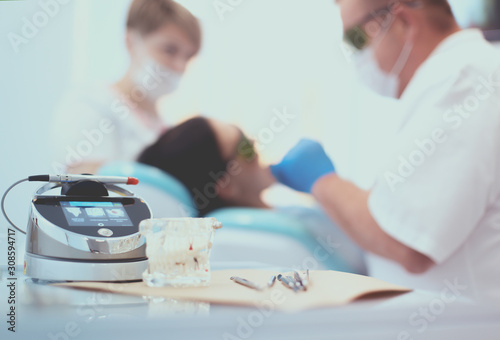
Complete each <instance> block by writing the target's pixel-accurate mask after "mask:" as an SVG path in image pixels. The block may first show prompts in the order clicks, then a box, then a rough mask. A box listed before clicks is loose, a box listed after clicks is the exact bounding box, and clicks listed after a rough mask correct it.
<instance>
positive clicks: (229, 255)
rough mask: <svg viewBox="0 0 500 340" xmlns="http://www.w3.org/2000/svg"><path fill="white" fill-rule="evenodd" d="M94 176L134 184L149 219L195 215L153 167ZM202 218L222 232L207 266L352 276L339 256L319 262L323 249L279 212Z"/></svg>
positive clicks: (233, 211) (131, 165)
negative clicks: (255, 265)
mask: <svg viewBox="0 0 500 340" xmlns="http://www.w3.org/2000/svg"><path fill="white" fill-rule="evenodd" d="M99 175H103V176H131V177H136V178H138V179H139V185H138V186H137V187H135V188H133V191H134V192H135V194H137V195H138V196H139V197H141V198H143V199H145V200H146V202H148V204H149V205H150V207H151V210H152V212H153V216H154V217H155V218H161V217H196V216H197V215H198V212H197V209H196V207H195V205H194V203H193V200H192V198H191V195H190V193H189V192H188V190H187V189H186V188H185V187H184V185H183V184H182V183H181V182H179V181H178V180H177V179H175V178H174V177H172V176H170V175H169V174H167V173H165V172H163V171H161V170H159V169H157V168H155V167H152V166H149V165H145V164H141V163H135V162H114V163H109V164H107V165H105V166H103V167H101V169H100V170H99ZM208 217H215V218H217V220H218V221H220V222H222V224H223V226H224V227H223V228H222V229H221V230H218V231H217V233H216V237H215V243H216V247H214V248H213V250H212V257H211V259H212V260H213V261H219V262H221V261H222V262H224V261H241V262H260V263H265V264H269V265H273V266H282V267H294V268H304V269H305V268H311V269H331V270H338V271H346V272H356V271H357V270H356V269H355V268H353V267H352V266H351V265H350V264H349V261H348V260H346V259H344V258H342V256H341V254H335V255H332V254H330V256H325V255H324V254H326V251H325V249H324V243H321V242H319V240H318V237H315V236H314V235H313V233H311V231H310V230H309V229H308V228H307V227H306V225H305V223H303V222H301V221H300V220H297V219H296V218H294V217H292V216H289V215H287V214H285V213H283V212H279V211H275V210H265V209H254V208H224V209H219V210H216V211H213V212H211V213H210V214H209V215H208ZM319 254H323V255H321V256H320V255H319ZM314 267H316V268H314Z"/></svg>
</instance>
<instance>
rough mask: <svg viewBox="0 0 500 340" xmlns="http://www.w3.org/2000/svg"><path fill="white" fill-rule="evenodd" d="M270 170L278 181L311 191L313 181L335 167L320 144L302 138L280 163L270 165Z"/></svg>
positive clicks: (331, 171)
mask: <svg viewBox="0 0 500 340" xmlns="http://www.w3.org/2000/svg"><path fill="white" fill-rule="evenodd" d="M271 172H272V173H273V175H274V177H276V179H277V180H278V181H279V182H280V183H282V184H284V185H286V186H288V187H290V188H292V189H295V190H297V191H302V192H307V193H311V190H312V187H313V185H314V183H316V181H317V180H318V179H320V178H321V177H323V176H324V175H327V174H330V173H334V172H335V167H334V166H333V163H332V161H331V160H330V158H328V156H327V155H326V153H325V150H324V149H323V147H322V146H321V144H319V143H318V142H316V141H313V140H310V139H302V140H301V141H300V142H299V143H298V144H297V145H296V146H295V147H294V148H293V149H292V150H290V151H289V152H288V154H286V156H285V157H284V158H283V160H282V161H281V163H279V164H277V165H273V166H271Z"/></svg>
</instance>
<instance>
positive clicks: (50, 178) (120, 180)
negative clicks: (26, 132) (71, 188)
mask: <svg viewBox="0 0 500 340" xmlns="http://www.w3.org/2000/svg"><path fill="white" fill-rule="evenodd" d="M28 180H29V181H30V182H51V183H53V182H56V183H69V182H78V181H84V180H91V181H98V182H101V183H108V184H128V185H136V184H139V180H138V179H137V178H135V177H119V176H94V175H37V176H29V177H28Z"/></svg>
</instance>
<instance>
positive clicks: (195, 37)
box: [127, 0, 202, 51]
mask: <svg viewBox="0 0 500 340" xmlns="http://www.w3.org/2000/svg"><path fill="white" fill-rule="evenodd" d="M170 23H171V24H174V25H175V26H177V27H179V28H180V29H181V30H182V31H183V32H184V33H186V35H187V36H188V37H189V39H190V40H191V41H192V42H193V44H194V45H195V46H196V51H199V50H200V47H201V39H202V37H201V35H202V34H201V27H200V23H199V21H198V19H196V17H195V16H194V15H193V14H192V13H191V12H189V11H188V10H187V9H186V8H185V7H183V6H182V5H180V4H179V3H177V2H175V1H173V0H134V1H133V2H132V4H131V5H130V9H129V12H128V18H127V29H129V30H135V31H137V32H138V33H139V34H141V35H147V34H150V33H152V32H154V31H156V30H157V29H159V28H160V27H162V26H163V25H166V24H170Z"/></svg>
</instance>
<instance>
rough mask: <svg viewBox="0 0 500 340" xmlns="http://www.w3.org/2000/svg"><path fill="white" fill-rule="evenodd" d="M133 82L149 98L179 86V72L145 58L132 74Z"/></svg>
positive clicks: (161, 94)
mask: <svg viewBox="0 0 500 340" xmlns="http://www.w3.org/2000/svg"><path fill="white" fill-rule="evenodd" d="M132 80H133V82H134V84H135V85H136V86H138V87H140V88H141V89H142V90H144V92H145V93H146V96H147V97H148V98H151V99H158V98H160V97H161V96H164V95H166V94H169V93H172V92H174V91H175V90H176V89H177V88H178V87H179V82H180V80H181V74H180V73H177V72H175V71H173V70H171V69H170V68H168V67H165V66H163V65H160V64H159V63H158V62H156V61H155V60H153V59H152V58H146V59H145V60H144V61H143V62H142V64H141V65H140V66H139V67H138V68H137V69H136V71H135V72H134V74H133V75H132Z"/></svg>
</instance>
